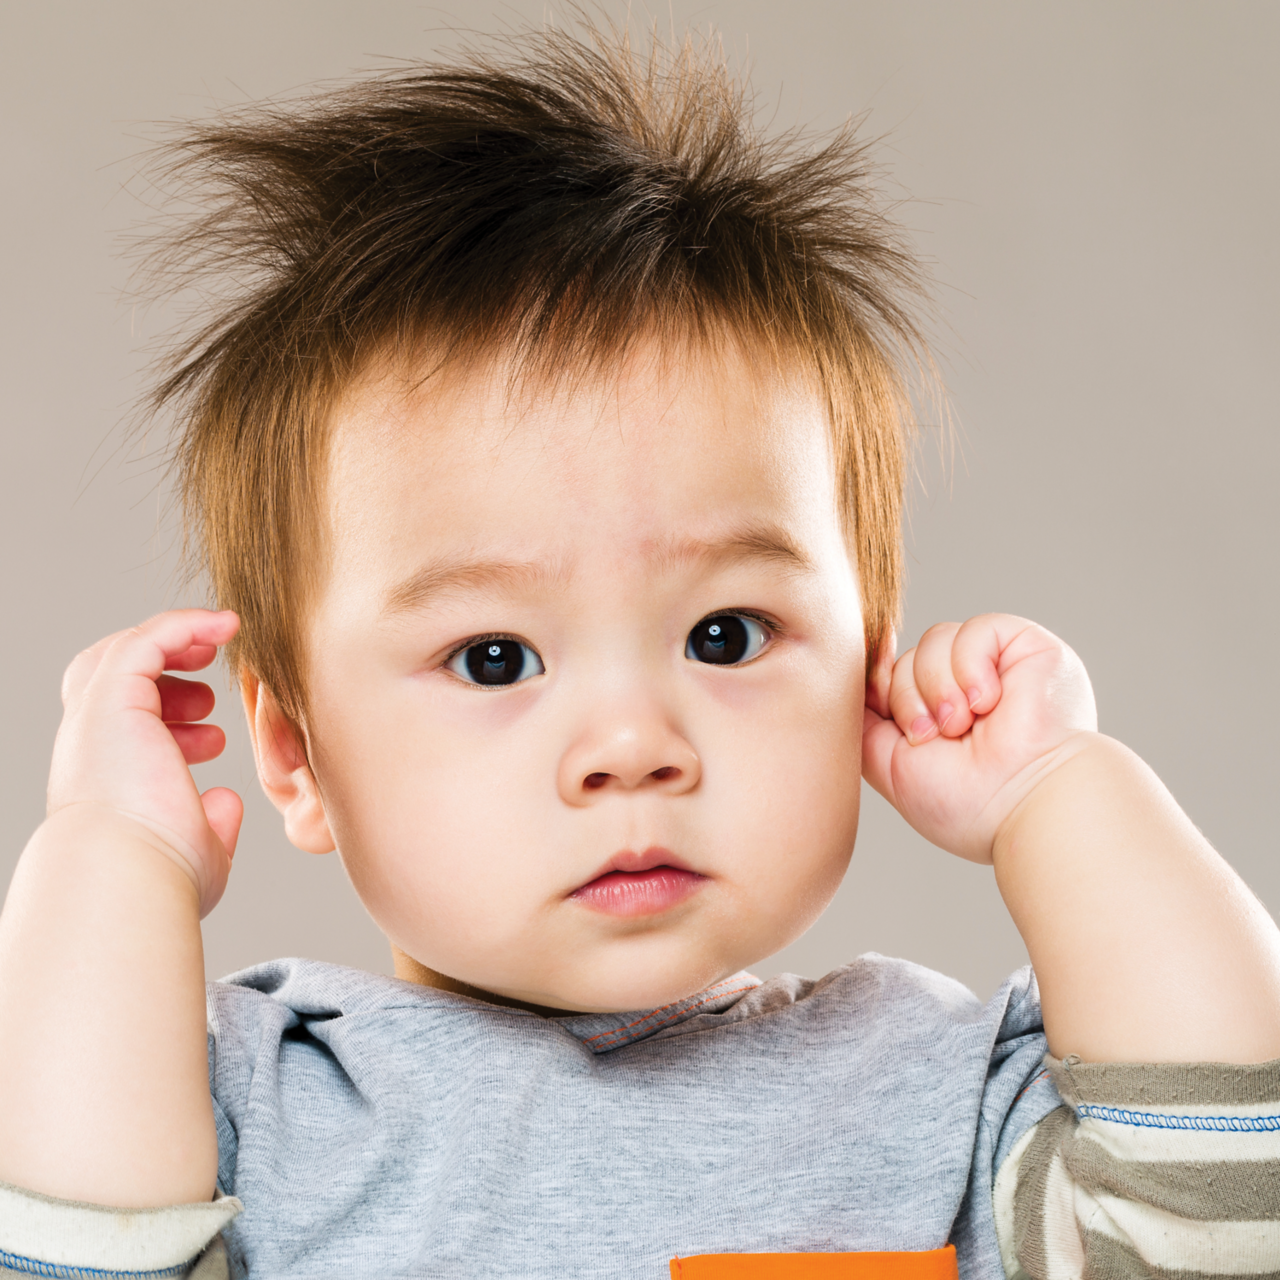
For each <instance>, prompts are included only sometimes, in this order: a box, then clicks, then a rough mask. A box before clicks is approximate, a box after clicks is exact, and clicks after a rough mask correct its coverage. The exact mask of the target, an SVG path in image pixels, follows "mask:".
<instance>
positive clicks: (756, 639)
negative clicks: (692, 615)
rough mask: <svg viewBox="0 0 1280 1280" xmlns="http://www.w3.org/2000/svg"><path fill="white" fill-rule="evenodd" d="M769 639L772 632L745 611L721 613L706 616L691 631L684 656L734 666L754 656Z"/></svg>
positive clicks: (722, 665)
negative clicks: (744, 612) (749, 616)
mask: <svg viewBox="0 0 1280 1280" xmlns="http://www.w3.org/2000/svg"><path fill="white" fill-rule="evenodd" d="M768 638H769V633H768V632H767V631H766V630H765V629H764V627H763V625H762V624H761V623H759V622H757V621H756V620H755V619H754V618H748V617H747V616H746V615H745V614H741V613H717V614H714V615H713V616H712V617H710V618H703V620H702V621H701V622H700V623H698V625H697V626H696V627H694V629H693V630H692V631H690V632H689V639H688V642H687V643H686V644H685V647H684V656H685V657H686V658H692V659H693V661H694V662H711V663H714V664H715V665H716V666H721V667H731V666H734V665H736V664H737V663H740V662H748V661H750V660H751V659H752V658H754V657H755V656H756V654H758V653H759V652H760V650H761V649H763V648H764V642H765V641H766V640H767V639H768Z"/></svg>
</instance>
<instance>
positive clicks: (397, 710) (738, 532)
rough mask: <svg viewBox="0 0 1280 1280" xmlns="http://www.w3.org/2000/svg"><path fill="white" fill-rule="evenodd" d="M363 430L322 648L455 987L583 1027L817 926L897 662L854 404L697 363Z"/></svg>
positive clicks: (337, 723)
mask: <svg viewBox="0 0 1280 1280" xmlns="http://www.w3.org/2000/svg"><path fill="white" fill-rule="evenodd" d="M671 364H672V365H674V366H676V367H675V368H667V369H663V368H661V367H660V365H659V362H658V361H657V360H656V359H655V360H644V361H636V362H634V363H633V364H632V365H631V366H629V367H628V368H627V369H626V370H624V371H623V372H622V373H621V374H620V375H613V376H611V377H608V378H603V379H601V380H599V381H598V382H595V383H592V384H590V385H588V386H586V387H579V388H578V390H577V391H576V392H575V393H573V394H569V393H563V392H562V393H547V394H545V395H541V396H540V395H536V394H535V395H532V396H530V397H527V398H526V399H523V400H515V401H513V400H512V399H510V398H509V397H508V395H507V383H506V381H505V379H504V377H503V376H502V374H501V373H498V374H495V373H493V372H492V371H490V372H487V373H486V372H484V371H480V370H473V371H472V372H471V373H469V374H468V375H466V376H462V375H454V376H452V377H450V378H448V379H447V380H441V379H432V380H430V381H428V382H427V383H426V385H425V389H419V390H417V391H413V392H411V391H409V390H408V389H407V385H408V381H407V380H406V378H405V377H404V376H403V375H395V376H391V375H389V376H387V377H385V378H383V379H382V380H380V381H379V380H370V381H368V382H366V383H364V384H362V386H361V387H360V388H359V389H358V390H357V391H355V392H353V393H352V394H351V395H350V396H349V397H348V399H347V401H346V404H345V407H344V408H343V410H342V412H341V413H340V414H339V416H338V418H337V421H336V425H335V434H334V441H333V448H332V455H331V468H330V471H329V475H328V489H327V492H328V495H329V497H328V503H329V519H330V530H331V545H330V555H331V560H330V566H331V567H330V572H329V575H328V578H327V581H326V582H325V584H324V585H323V588H322V590H321V592H320V596H319V600H318V603H317V606H316V609H315V612H314V615H313V618H312V621H311V624H310V630H309V633H308V651H309V662H310V668H309V679H310V691H311V702H312V714H311V718H310V722H309V729H310V735H311V740H312V748H313V749H312V760H313V765H314V768H315V776H316V780H317V782H318V785H319V791H320V795H321V797H322V799H323V804H324V815H325V821H326V822H327V825H328V829H329V831H330V832H331V833H332V838H333V840H334V841H335V842H336V843H337V845H338V847H339V849H340V850H341V853H342V858H343V861H344V863H345V865H346V867H347V869H348V871H349V873H350V875H351V879H352V881H353V882H354V884H355V887H356V889H357V891H358V892H359V894H360V897H361V898H362V900H363V901H364V903H365V906H366V907H367V908H368V910H369V912H370V913H371V914H372V916H373V918H374V919H375V921H376V922H377V923H378V925H379V926H380V927H381V928H382V930H383V931H384V932H385V933H386V935H387V936H388V938H389V939H390V940H391V941H392V942H393V943H394V944H395V945H396V946H397V947H399V948H400V949H401V950H402V951H403V952H405V953H407V955H409V956H411V957H413V958H414V959H415V960H417V961H419V962H420V963H421V964H422V965H425V966H426V967H428V968H429V969H432V970H434V971H436V972H438V973H441V974H444V975H448V976H449V977H451V978H453V979H455V980H457V981H460V982H463V983H467V984H470V985H471V986H474V987H479V988H481V989H483V990H486V991H489V992H492V993H495V994H498V995H500V996H504V997H507V998H510V999H515V1000H520V1001H525V1002H530V1003H534V1004H538V1005H545V1006H551V1007H555V1008H564V1009H578V1010H607V1009H610V1010H616V1009H632V1008H639V1007H644V1006H653V1005H659V1004H662V1003H665V1002H667V1001H670V1000H674V999H678V998H681V997H683V996H685V995H688V994H690V993H692V992H694V991H696V990H699V989H700V988H702V987H704V986H707V985H709V984H711V983H713V982H715V981H717V980H718V979H720V978H722V977H725V976H727V975H728V974H730V973H733V972H734V971H736V970H737V969H739V968H741V967H742V966H743V965H746V964H750V963H751V962H753V961H756V960H759V959H761V958H762V957H764V956H767V955H770V954H771V953H773V952H775V951H777V950H778V949H779V948H781V947H783V946H784V945H786V944H787V943H788V942H790V941H791V940H792V939H794V938H796V937H797V936H798V935H799V934H800V933H801V932H803V931H804V929H805V928H807V927H808V926H809V925H810V924H811V923H812V922H813V920H814V919H815V918H816V917H817V916H818V914H819V913H820V912H821V911H822V909H823V908H824V907H825V906H826V905H827V903H828V902H829V900H830V898H831V896H832V894H833V893H834V892H835V889H836V887H837V885H838V883H839V881H840V878H841V876H842V875H843V873H844V870H845V868H846V866H847V864H848V860H849V856H850V853H851V851H852V848H853V842H854V835H855V831H856V827H857V820H858V792H859V748H860V739H861V731H862V701H863V686H864V649H863V639H862V622H861V616H860V609H859V600H858V590H857V582H856V577H855V573H854V571H853V569H852V568H851V566H850V562H849V558H848V555H847V553H846V550H845V546H844V541H843V538H842V535H841V530H840V525H839V521H838V519H837V515H836V496H835V492H836V488H835V478H834V474H833V469H832V463H831V459H830V457H829V448H828V443H827V431H826V426H825V421H824V416H823V411H822V404H821V401H820V399H819V396H818V394H817V393H816V391H815V390H814V389H813V388H812V387H811V386H810V385H808V384H806V383H804V382H802V381H796V382H795V383H792V384H788V383H786V382H785V381H783V380H782V379H780V378H778V377H776V376H774V375H766V374H764V373H762V372H760V371H761V370H763V369H764V368H765V367H766V363H765V362H763V361H761V362H757V361H753V360H752V359H751V358H750V357H749V356H746V355H742V354H733V355H728V356H724V357H711V356H708V355H705V354H703V353H701V352H698V351H691V352H689V353H686V354H683V355H682V356H681V357H680V359H678V360H673V361H671Z"/></svg>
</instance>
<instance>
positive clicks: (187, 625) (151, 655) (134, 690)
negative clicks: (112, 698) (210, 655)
mask: <svg viewBox="0 0 1280 1280" xmlns="http://www.w3.org/2000/svg"><path fill="white" fill-rule="evenodd" d="M239 625H240V620H239V619H238V618H237V617H236V615H235V614H234V613H231V612H223V613H214V612H213V611H212V610H209V609H174V610H172V611H171V612H169V613H158V614H156V616H155V617H154V618H148V619H147V621H146V622H144V623H142V625H141V626H137V627H132V628H130V630H128V631H124V632H121V633H120V635H118V636H117V637H116V638H115V639H114V640H113V641H112V643H111V644H110V645H109V646H108V648H107V650H106V652H105V653H104V654H103V655H102V660H101V661H100V662H99V663H98V667H97V670H96V671H95V672H94V673H93V677H92V682H93V683H95V684H96V683H98V682H101V681H111V682H112V683H113V684H115V685H116V689H117V695H116V696H117V698H118V700H119V701H120V702H121V703H122V704H123V705H125V706H134V707H140V708H143V709H145V710H148V711H153V710H154V709H155V707H156V704H157V702H158V697H157V693H156V688H155V682H156V680H157V679H159V677H160V675H161V674H162V673H163V671H164V669H165V667H167V666H168V665H169V660H170V659H171V658H178V657H181V656H182V655H184V654H186V653H187V651H188V650H189V649H191V648H192V646H194V645H206V646H214V647H216V646H218V645H222V644H225V643H226V642H227V641H228V640H230V639H231V637H232V636H233V635H235V633H236V629H237V627H238V626H239ZM116 682H118V684H116Z"/></svg>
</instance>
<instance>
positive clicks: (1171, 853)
mask: <svg viewBox="0 0 1280 1280" xmlns="http://www.w3.org/2000/svg"><path fill="white" fill-rule="evenodd" d="M867 706H868V710H867V725H866V733H865V735H864V745H863V755H864V758H863V769H864V773H865V776H866V777H867V779H868V781H870V782H871V784H872V785H873V786H875V787H876V789H877V790H878V791H880V792H881V794H883V795H884V796H885V797H886V798H887V799H888V800H889V801H890V802H891V803H892V804H893V805H894V806H895V807H896V808H898V809H899V810H900V811H901V812H902V813H903V815H904V816H905V817H906V818H907V820H908V821H909V822H911V824H912V825H913V826H914V827H916V829H917V830H919V831H920V832H921V833H922V834H923V835H924V836H926V837H927V838H928V839H930V840H932V841H933V842H934V843H935V844H938V845H940V846H941V847H942V848H944V849H947V850H949V851H950V852H952V853H956V854H958V855H960V856H962V857H966V858H970V859H972V860H973V861H977V862H987V863H994V865H995V872H996V880H997V883H998V884H999V886H1000V891H1001V893H1002V894H1003V896H1004V900H1005V903H1006V904H1007V906H1008V907H1009V911H1010V914H1011V915H1012V916H1013V919H1014V922H1015V924H1016V925H1017V926H1018V930H1019V932H1020V933H1021V934H1022V937H1023V939H1024V941H1025V942H1026V944H1027V950H1028V952H1029V953H1030V956H1031V960H1032V963H1033V964H1034V966H1035V969H1036V975H1037V978H1038V979H1039V983H1040V989H1041V996H1042V1001H1043V1009H1044V1020H1045V1029H1046V1032H1047V1034H1048V1038H1049V1046H1050V1049H1051V1051H1052V1052H1053V1054H1054V1055H1055V1056H1057V1057H1059V1058H1065V1057H1067V1056H1068V1055H1077V1056H1079V1057H1080V1058H1083V1059H1085V1060H1086V1061H1094V1062H1099V1061H1110V1062H1159V1061H1164V1062H1196V1061H1217V1062H1240V1063H1247V1062H1260V1061H1264V1060H1267V1059H1270V1058H1276V1057H1280V931H1277V929H1276V925H1275V923H1274V921H1272V920H1271V918H1270V917H1269V916H1268V914H1267V912H1266V911H1265V910H1264V909H1263V907H1262V906H1261V904H1260V903H1259V902H1258V901H1257V899H1256V898H1255V897H1254V896H1253V895H1252V894H1251V893H1250V892H1249V890H1248V889H1247V888H1246V887H1245V885H1244V884H1243V883H1242V882H1241V880H1240V879H1239V877H1238V876H1236V874H1235V873H1234V872H1233V871H1232V870H1231V868H1230V867H1229V866H1227V864H1226V863H1225V862H1224V861H1223V860H1222V859H1221V858H1220V857H1219V856H1218V855H1217V854H1216V853H1215V852H1214V851H1213V849H1212V848H1211V847H1210V846H1209V844H1208V842H1207V841H1206V840H1205V839H1204V837H1203V836H1201V835H1200V833H1199V832H1198V831H1197V830H1196V829H1195V827H1194V826H1193V825H1192V824H1191V822H1190V821H1189V819H1188V818H1187V817H1186V815H1185V814H1183V813H1182V811H1181V810H1180V809H1179V808H1178V806H1177V805H1176V803H1175V802H1174V800H1173V798H1172V797H1171V796H1170V795H1169V793H1168V791H1167V790H1166V789H1165V788H1164V786H1163V785H1162V784H1161V783H1160V781H1159V779H1157V778H1156V776H1155V775H1154V774H1153V773H1152V772H1151V770H1150V769H1148V768H1147V766H1146V765H1144V764H1143V763H1142V761H1141V760H1139V759H1138V757H1137V756H1135V755H1134V754H1133V753H1132V752H1130V751H1129V750H1127V749H1126V748H1125V747H1123V746H1121V745H1120V744H1119V743H1118V742H1115V741H1113V740H1112V739H1109V738H1105V737H1103V736H1102V735H1100V734H1098V733H1097V732H1096V716H1095V712H1094V707H1093V695H1092V691H1091V690H1090V688H1089V683H1088V679H1087V677H1086V675H1085V673H1084V669H1083V667H1082V666H1081V664H1080V662H1079V659H1078V658H1076V656H1075V654H1073V653H1072V652H1071V650H1070V649H1068V648H1067V647H1066V646H1065V645H1064V644H1062V642H1061V641H1060V640H1058V639H1057V638H1056V637H1054V636H1052V635H1050V634H1049V633H1048V632H1047V631H1045V630H1043V628H1040V627H1037V626H1035V625H1033V624H1032V623H1029V622H1026V621H1025V620H1024V619H1021V618H1011V617H1007V616H1003V615H988V616H985V617H980V618H975V619H972V620H971V621H969V622H967V623H965V624H964V626H956V625H955V624H946V625H944V626H940V627H935V628H933V629H931V630H930V631H929V632H927V633H926V634H925V636H924V637H923V638H922V640H921V642H920V644H919V646H918V647H917V648H916V649H914V650H912V651H911V652H909V653H907V654H904V655H903V656H902V657H901V658H900V659H899V660H898V661H897V663H895V664H894V665H893V668H892V672H891V673H890V671H889V669H888V665H887V663H886V664H885V665H883V666H882V667H880V668H879V669H878V670H877V671H876V672H875V673H873V678H872V680H871V681H870V683H869V687H868V698H867Z"/></svg>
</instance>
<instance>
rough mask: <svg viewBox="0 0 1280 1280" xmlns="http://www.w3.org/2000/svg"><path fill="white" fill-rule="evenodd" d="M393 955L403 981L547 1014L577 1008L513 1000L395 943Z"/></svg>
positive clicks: (571, 1012) (559, 1015) (569, 1012)
mask: <svg viewBox="0 0 1280 1280" xmlns="http://www.w3.org/2000/svg"><path fill="white" fill-rule="evenodd" d="M391 956H392V959H393V960H394V961H395V975H396V977H397V978H399V979H401V980H402V981H403V982H415V983H417V985H418V986H420V987H434V988H435V989H436V990H437V991H452V992H454V994H455V995H460V996H470V997H471V999H473V1000H483V1001H484V1002H485V1003H486V1004H497V1005H502V1006H504V1007H505V1008H508V1009H527V1010H528V1011H529V1012H530V1013H538V1014H541V1015H542V1016H543V1017H544V1018H570V1017H573V1016H574V1014H575V1010H573V1009H552V1008H550V1007H549V1006H547V1005H541V1004H530V1003H529V1002H528V1001H527V1000H513V999H511V998H510V997H509V996H500V995H495V994H494V993H493V992H492V991H485V990H483V989H482V988H480V987H473V986H471V985H469V984H468V983H466V982H459V981H458V979H457V978H451V977H449V975H448V974H446V973H437V972H436V971H435V970H434V969H428V968H427V966H426V965H425V964H422V963H421V962H420V961H417V960H415V959H414V958H413V957H412V956H411V955H407V954H406V953H405V952H403V951H401V950H400V948H399V947H397V946H396V945H395V943H392V944H391Z"/></svg>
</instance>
